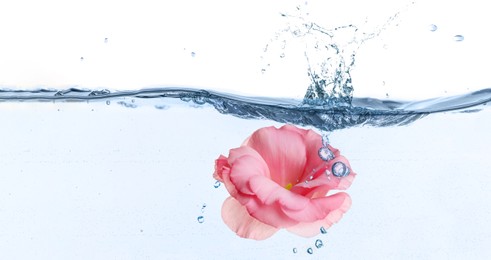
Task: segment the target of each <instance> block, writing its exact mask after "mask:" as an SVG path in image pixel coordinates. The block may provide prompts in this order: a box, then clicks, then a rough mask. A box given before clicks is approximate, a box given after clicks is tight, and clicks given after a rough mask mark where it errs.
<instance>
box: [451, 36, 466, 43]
mask: <svg viewBox="0 0 491 260" xmlns="http://www.w3.org/2000/svg"><path fill="white" fill-rule="evenodd" d="M453 40H454V41H456V42H461V41H463V40H464V36H462V35H460V34H457V35H455V36H454V37H453Z"/></svg>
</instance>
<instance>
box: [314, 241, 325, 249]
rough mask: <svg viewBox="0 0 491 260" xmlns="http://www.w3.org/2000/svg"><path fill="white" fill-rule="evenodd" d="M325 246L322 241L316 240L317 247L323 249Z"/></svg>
mask: <svg viewBox="0 0 491 260" xmlns="http://www.w3.org/2000/svg"><path fill="white" fill-rule="evenodd" d="M323 246H324V243H322V240H320V239H317V240H315V247H317V248H321V247H323Z"/></svg>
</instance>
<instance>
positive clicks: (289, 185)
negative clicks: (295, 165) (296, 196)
mask: <svg viewBox="0 0 491 260" xmlns="http://www.w3.org/2000/svg"><path fill="white" fill-rule="evenodd" d="M292 187H293V184H292V183H291V182H290V183H288V184H287V185H286V186H285V189H287V190H291V189H292Z"/></svg>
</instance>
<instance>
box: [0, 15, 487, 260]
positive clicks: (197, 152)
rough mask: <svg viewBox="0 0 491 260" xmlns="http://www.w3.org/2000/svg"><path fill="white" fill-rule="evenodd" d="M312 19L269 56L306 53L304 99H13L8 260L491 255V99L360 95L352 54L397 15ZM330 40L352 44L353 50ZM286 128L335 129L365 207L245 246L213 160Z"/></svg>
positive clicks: (167, 93) (64, 94)
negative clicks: (262, 133) (375, 22)
mask: <svg viewBox="0 0 491 260" xmlns="http://www.w3.org/2000/svg"><path fill="white" fill-rule="evenodd" d="M289 15H290V14H289ZM302 15H303V14H301V15H296V16H294V15H291V16H292V17H293V18H291V19H290V20H289V21H290V22H291V24H290V27H288V28H287V29H285V30H281V31H280V32H279V34H278V35H277V36H278V37H276V38H273V39H272V40H271V42H270V44H269V45H268V46H274V45H275V44H278V43H279V44H280V49H281V51H280V52H281V53H280V54H284V57H288V55H289V54H290V53H288V51H287V48H286V47H284V48H283V46H282V45H283V44H284V45H285V46H286V45H289V44H290V43H289V42H292V41H293V42H294V41H295V40H298V39H300V40H301V41H302V42H305V43H308V44H306V45H305V46H303V47H302V48H305V50H306V51H305V53H306V54H305V55H306V56H307V57H308V58H309V59H308V65H309V66H307V67H305V68H304V69H305V71H304V72H306V73H305V74H307V75H308V76H309V77H308V78H309V84H308V85H306V87H305V89H306V91H305V94H304V95H303V98H279V97H274V96H273V97H264V96H256V97H254V96H245V95H238V94H235V93H232V92H226V91H216V90H212V89H203V90H200V89H195V88H183V87H177V86H176V87H174V86H170V87H158V88H146V89H142V90H137V91H116V90H106V89H104V88H97V89H96V88H94V89H90V88H78V87H77V88H37V89H28V90H18V89H14V88H13V87H11V88H9V87H5V88H3V90H1V91H0V101H1V102H0V111H1V113H0V122H1V127H0V136H1V137H2V138H1V139H0V142H1V143H0V166H1V169H0V248H1V250H0V258H2V259H32V258H37V259H304V258H306V259H486V258H488V257H489V256H491V249H490V248H489V246H488V245H489V243H490V242H491V225H489V221H488V220H489V219H490V218H491V201H490V200H488V199H487V198H489V197H490V196H491V190H490V189H489V188H488V187H487V185H488V183H490V181H491V176H490V175H489V174H487V173H488V172H489V168H490V166H491V164H490V162H489V159H488V157H489V155H488V153H487V151H488V150H489V147H491V140H490V139H489V138H487V137H488V135H489V132H490V131H491V109H489V106H488V105H487V102H489V100H490V99H491V90H489V89H486V88H482V89H480V90H476V91H467V92H465V93H461V94H458V95H439V96H436V97H435V98H430V99H418V100H414V99H413V100H411V99H410V100H409V101H401V100H399V99H391V98H390V97H385V98H380V97H374V96H369V97H368V98H367V97H364V98H362V97H357V96H355V95H354V93H356V90H357V87H356V85H355V84H351V82H352V79H356V77H355V76H353V75H352V74H353V71H352V68H353V67H354V66H355V65H356V62H357V61H358V60H357V58H355V57H357V56H356V55H355V56H353V55H352V54H357V53H358V49H359V48H361V47H360V46H363V44H368V43H366V42H368V41H369V40H371V39H376V38H377V37H378V35H379V34H380V32H381V31H383V30H382V29H380V28H389V29H390V28H391V27H390V26H391V23H392V22H393V21H395V20H397V19H396V18H397V15H396V16H391V17H389V18H387V19H385V20H384V21H385V22H384V23H383V25H384V26H382V27H380V28H379V29H380V30H379V29H377V30H371V31H370V33H368V34H363V33H355V32H358V31H363V30H362V29H358V27H357V26H354V25H342V26H340V27H335V29H332V30H331V31H329V30H326V29H323V28H322V27H315V26H313V25H312V24H309V23H306V22H305V21H306V20H307V19H306V18H305V17H304V16H302ZM285 17H286V16H285ZM299 17H300V18H299ZM394 17H396V18H394ZM298 19H300V22H298V21H299V20H298ZM305 24H308V25H309V26H307V27H305ZM312 28H314V29H316V30H313V31H312ZM377 28H378V27H377ZM428 30H429V31H432V32H438V31H439V30H440V29H439V26H438V25H435V24H430V25H429V29H428ZM330 33H333V35H334V36H336V37H337V35H340V34H341V35H346V34H345V33H348V35H349V36H348V40H349V41H348V43H346V42H343V41H341V42H340V41H339V40H338V38H336V37H334V38H333V37H331V36H330V35H331V34H330ZM353 33H354V34H353ZM285 35H286V36H285ZM282 37H283V38H282ZM285 37H286V38H285ZM452 37H454V38H455V39H454V41H459V42H465V41H466V40H467V39H466V38H465V36H462V35H460V34H457V33H456V34H455V36H452ZM341 38H342V37H341ZM342 39H344V38H342ZM105 41H106V42H107V39H106V40H105ZM318 44H321V45H322V46H324V47H325V46H328V47H329V48H326V49H325V50H326V51H323V50H319V49H318V48H317V47H316V46H318ZM321 49H322V48H321ZM337 50H345V51H344V52H338V51H337ZM283 51H285V53H283ZM271 53H276V52H274V51H273V50H271V48H270V49H269V50H267V51H265V56H267V55H269V54H271ZM195 55H196V56H198V55H199V53H194V52H193V57H194V56H195ZM274 55H276V54H274ZM280 57H281V56H280ZM265 59H266V60H267V57H266V58H265ZM281 59H283V57H281ZM340 64H341V65H342V66H338V65H340ZM271 67H274V65H270V66H268V65H266V67H265V72H268V71H269V70H270V68H271ZM338 68H341V69H338ZM464 88H465V87H464ZM391 95H392V93H390V95H389V96H391ZM278 96H279V95H278ZM285 123H289V124H295V125H298V126H302V127H305V128H312V129H315V130H316V131H319V132H324V133H329V139H330V142H331V143H332V145H333V146H335V147H337V148H339V149H340V150H341V151H342V153H343V154H344V155H345V156H346V157H347V158H349V160H350V163H351V165H352V167H353V168H354V169H356V172H357V173H358V175H357V178H356V180H355V182H354V183H353V185H352V186H351V187H350V189H349V190H348V193H349V194H350V196H351V197H352V200H353V205H352V207H351V209H350V210H349V211H348V213H347V214H345V216H344V217H343V219H342V220H341V221H340V222H339V223H338V224H336V225H334V226H333V227H331V228H329V229H327V230H322V232H321V234H319V235H318V236H317V237H314V238H309V239H305V238H300V237H297V236H295V235H293V234H290V233H288V232H286V231H280V232H278V233H277V234H276V235H274V236H273V237H272V238H270V239H268V240H265V241H252V240H247V239H242V238H239V237H237V236H236V235H235V234H234V233H233V232H231V231H230V230H229V229H228V228H227V227H226V225H225V224H223V222H222V219H221V217H220V209H221V205H222V203H223V200H224V199H225V198H226V197H228V193H227V191H226V190H225V188H224V187H223V185H220V183H217V182H216V181H215V180H214V179H213V178H212V173H213V170H214V160H215V159H216V158H217V156H218V155H220V154H226V153H227V152H228V150H229V149H230V148H233V147H236V146H238V145H240V144H241V143H242V142H243V140H244V139H245V138H246V137H247V136H249V135H250V134H251V133H252V132H253V131H255V130H256V129H258V128H260V127H264V126H270V125H275V126H281V125H283V124H285Z"/></svg>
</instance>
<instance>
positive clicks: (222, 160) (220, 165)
mask: <svg viewBox="0 0 491 260" xmlns="http://www.w3.org/2000/svg"><path fill="white" fill-rule="evenodd" d="M227 168H228V169H230V166H229V165H228V158H227V157H225V156H223V155H220V157H218V159H216V160H215V172H214V173H213V178H215V180H217V181H220V182H223V179H222V172H223V171H224V170H227Z"/></svg>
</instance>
